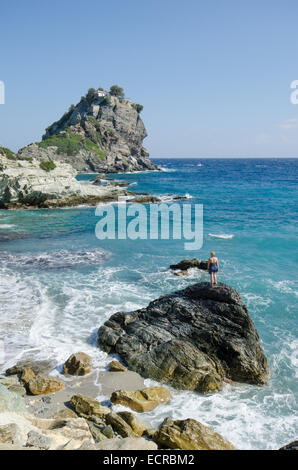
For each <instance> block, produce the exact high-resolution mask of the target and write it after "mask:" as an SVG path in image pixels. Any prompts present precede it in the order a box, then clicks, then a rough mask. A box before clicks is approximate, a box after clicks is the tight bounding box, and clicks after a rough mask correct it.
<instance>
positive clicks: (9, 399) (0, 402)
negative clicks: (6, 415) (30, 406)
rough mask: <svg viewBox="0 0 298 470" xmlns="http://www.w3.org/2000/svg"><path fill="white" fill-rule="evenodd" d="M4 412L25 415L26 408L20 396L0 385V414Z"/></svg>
mask: <svg viewBox="0 0 298 470" xmlns="http://www.w3.org/2000/svg"><path fill="white" fill-rule="evenodd" d="M6 411H14V412H16V413H26V411H27V408H26V404H25V402H24V400H23V398H22V397H21V396H20V395H17V394H16V393H13V392H11V391H9V390H8V389H7V388H6V387H4V385H1V384H0V413H2V412H6Z"/></svg>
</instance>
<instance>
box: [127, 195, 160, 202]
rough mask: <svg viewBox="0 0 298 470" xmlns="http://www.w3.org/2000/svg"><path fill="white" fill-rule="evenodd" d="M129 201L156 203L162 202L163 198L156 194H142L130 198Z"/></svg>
mask: <svg viewBox="0 0 298 470" xmlns="http://www.w3.org/2000/svg"><path fill="white" fill-rule="evenodd" d="M128 202H130V203H131V202H132V203H134V204H154V203H155V202H161V199H160V198H159V197H156V196H140V197H135V198H133V199H129V201H128Z"/></svg>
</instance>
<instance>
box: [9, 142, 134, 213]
mask: <svg viewBox="0 0 298 470" xmlns="http://www.w3.org/2000/svg"><path fill="white" fill-rule="evenodd" d="M5 150H7V149H5ZM76 175H77V171H76V170H75V169H74V168H73V167H72V166H71V165H69V164H68V163H64V162H62V161H56V160H48V161H42V162H41V161H39V160H36V159H35V158H33V159H31V158H25V157H23V156H20V155H15V154H13V153H12V152H11V153H10V154H9V157H8V156H7V153H5V152H4V151H3V150H1V148H0V208H2V209H18V208H19V209H23V208H24V209H26V208H29V209H30V208H55V207H65V206H77V205H80V204H88V205H96V204H97V203H99V202H109V201H116V200H117V199H118V197H119V196H125V195H128V194H129V192H128V191H127V190H126V189H125V188H123V187H118V186H112V185H107V186H105V185H102V186H98V185H94V184H92V183H89V182H84V183H83V182H79V181H77V180H76ZM127 186H128V184H127Z"/></svg>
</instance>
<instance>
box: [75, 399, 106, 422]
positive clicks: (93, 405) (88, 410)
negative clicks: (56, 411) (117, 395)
mask: <svg viewBox="0 0 298 470" xmlns="http://www.w3.org/2000/svg"><path fill="white" fill-rule="evenodd" d="M70 405H71V407H72V408H73V409H74V410H75V412H76V413H77V414H78V415H80V416H83V417H84V418H90V417H91V416H95V417H97V418H100V419H102V418H104V417H105V415H107V414H108V413H110V411H111V410H110V408H108V407H106V406H102V405H101V404H100V403H99V401H97V400H95V399H94V398H89V397H86V396H84V395H73V396H72V397H71V399H70Z"/></svg>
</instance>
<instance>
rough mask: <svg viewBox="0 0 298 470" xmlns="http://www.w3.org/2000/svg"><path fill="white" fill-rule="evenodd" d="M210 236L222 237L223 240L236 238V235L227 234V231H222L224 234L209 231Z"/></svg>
mask: <svg viewBox="0 0 298 470" xmlns="http://www.w3.org/2000/svg"><path fill="white" fill-rule="evenodd" d="M208 235H209V237H212V238H222V239H223V240H230V239H232V238H234V235H232V234H230V235H229V234H225V233H222V234H215V233H208Z"/></svg>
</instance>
